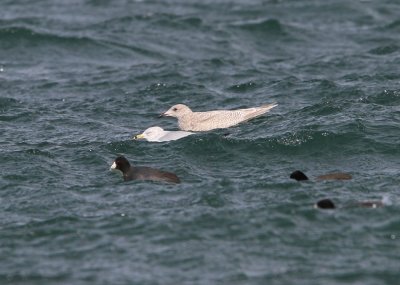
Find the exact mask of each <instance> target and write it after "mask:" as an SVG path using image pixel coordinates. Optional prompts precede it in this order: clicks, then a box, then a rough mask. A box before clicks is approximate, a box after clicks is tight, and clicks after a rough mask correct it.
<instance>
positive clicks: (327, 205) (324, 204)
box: [315, 199, 336, 209]
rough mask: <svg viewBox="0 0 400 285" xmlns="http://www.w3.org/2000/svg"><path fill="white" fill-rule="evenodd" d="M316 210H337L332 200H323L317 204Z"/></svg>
mask: <svg viewBox="0 0 400 285" xmlns="http://www.w3.org/2000/svg"><path fill="white" fill-rule="evenodd" d="M315 208H320V209H335V208H336V206H335V204H334V203H333V202H332V200H331V199H322V200H319V201H318V202H317V203H316V204H315Z"/></svg>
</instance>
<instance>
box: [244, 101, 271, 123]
mask: <svg viewBox="0 0 400 285" xmlns="http://www.w3.org/2000/svg"><path fill="white" fill-rule="evenodd" d="M276 106H278V104H277V103H272V104H266V105H262V106H260V107H255V108H250V109H249V110H251V112H249V113H248V114H247V115H246V120H250V119H252V118H255V117H258V116H260V115H262V114H265V113H267V112H268V111H269V110H271V109H272V108H275V107H276Z"/></svg>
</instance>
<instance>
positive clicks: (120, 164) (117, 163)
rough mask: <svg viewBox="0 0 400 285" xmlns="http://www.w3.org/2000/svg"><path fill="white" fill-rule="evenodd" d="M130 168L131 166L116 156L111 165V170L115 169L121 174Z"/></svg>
mask: <svg viewBox="0 0 400 285" xmlns="http://www.w3.org/2000/svg"><path fill="white" fill-rule="evenodd" d="M130 167H131V164H130V163H129V161H128V160H127V159H126V158H125V157H123V156H118V157H117V158H116V159H115V160H114V163H113V164H112V165H111V169H116V170H119V171H122V173H126V172H127V171H128V170H129V168H130Z"/></svg>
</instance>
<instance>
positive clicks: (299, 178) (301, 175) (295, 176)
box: [290, 170, 308, 181]
mask: <svg viewBox="0 0 400 285" xmlns="http://www.w3.org/2000/svg"><path fill="white" fill-rule="evenodd" d="M290 178H292V179H295V180H297V181H304V180H308V177H307V176H306V175H305V174H304V173H303V172H301V171H300V170H296V171H294V172H292V174H290Z"/></svg>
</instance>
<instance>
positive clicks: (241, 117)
mask: <svg viewBox="0 0 400 285" xmlns="http://www.w3.org/2000/svg"><path fill="white" fill-rule="evenodd" d="M276 106H278V104H267V105H262V106H259V107H253V108H247V109H236V110H215V111H208V112H193V111H192V110H191V109H190V108H189V107H188V106H186V105H183V104H178V105H175V106H172V107H171V108H170V109H169V110H168V111H166V112H165V113H163V114H161V116H166V117H174V118H177V119H178V126H179V129H181V130H183V131H194V132H205V131H210V130H214V129H222V128H229V127H232V126H235V125H237V124H239V123H242V122H245V121H248V120H250V119H253V118H255V117H258V116H260V115H262V114H265V113H267V112H268V111H269V110H271V109H272V108H274V107H276Z"/></svg>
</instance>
